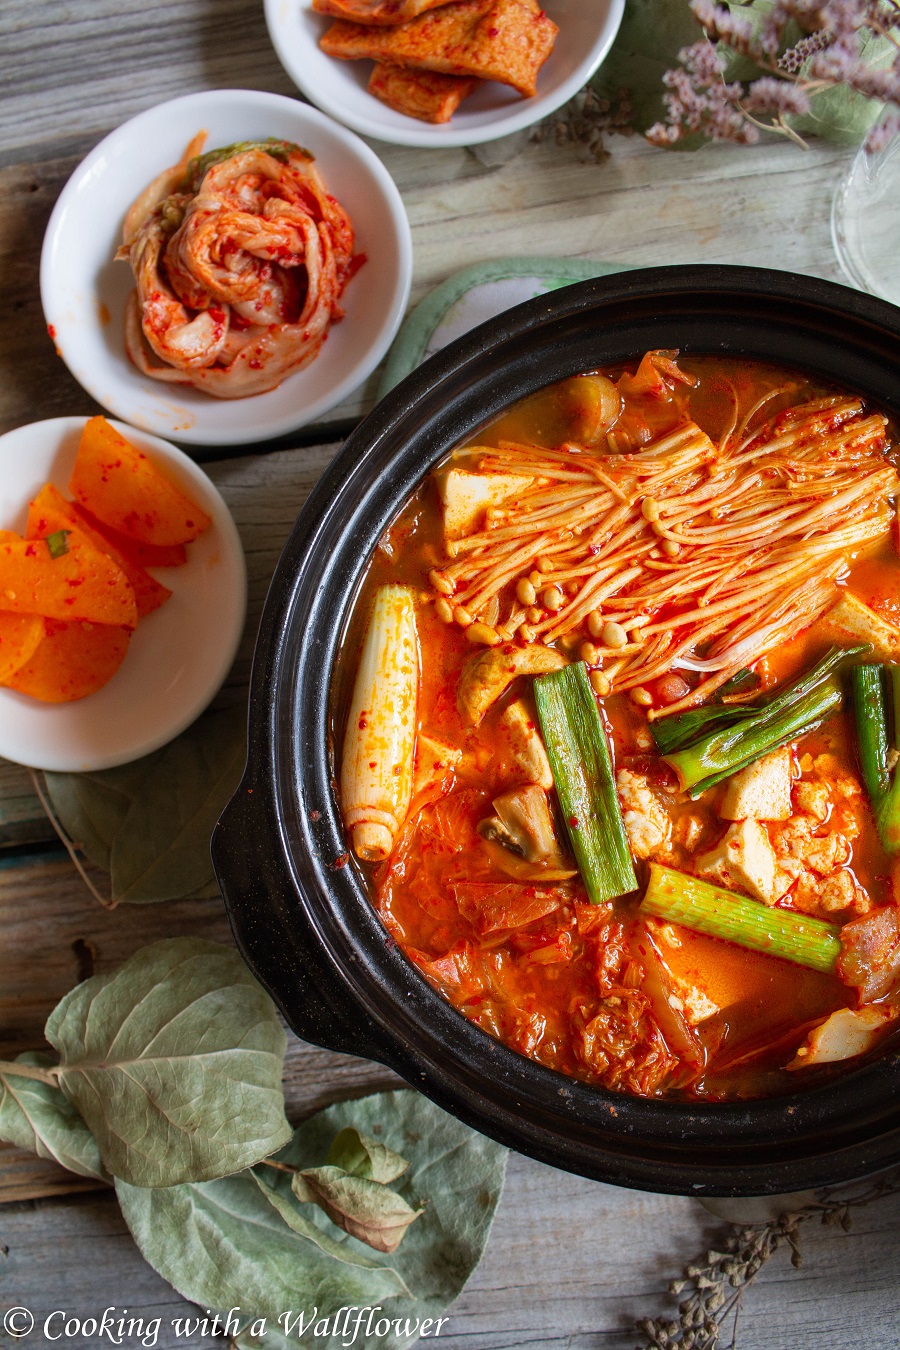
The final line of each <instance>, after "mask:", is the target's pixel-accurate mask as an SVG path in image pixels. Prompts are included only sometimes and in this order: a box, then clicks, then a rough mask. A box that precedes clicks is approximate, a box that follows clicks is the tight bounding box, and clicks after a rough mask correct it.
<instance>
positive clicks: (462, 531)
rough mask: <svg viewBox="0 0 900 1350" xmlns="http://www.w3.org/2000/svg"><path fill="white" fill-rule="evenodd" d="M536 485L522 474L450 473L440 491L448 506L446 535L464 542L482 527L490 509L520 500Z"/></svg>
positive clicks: (457, 471)
mask: <svg viewBox="0 0 900 1350" xmlns="http://www.w3.org/2000/svg"><path fill="white" fill-rule="evenodd" d="M532 482H533V479H531V478H526V477H524V476H523V475H522V474H515V473H472V472H471V471H470V470H468V469H450V470H449V472H448V473H446V474H444V475H442V477H441V478H440V480H439V484H438V490H439V492H440V495H441V501H442V503H443V506H444V533H445V535H446V537H447V538H448V539H462V538H463V537H464V536H465V535H467V534H470V533H471V532H472V531H473V530H474V529H476V527H477V526H478V525H480V524H481V521H482V518H483V516H484V513H485V511H486V510H487V508H488V507H489V506H499V505H500V503H501V502H505V501H506V500H507V498H509V497H514V496H517V495H518V494H519V493H521V492H524V491H525V489H526V488H527V487H528V486H529V485H530V484H531V483H532Z"/></svg>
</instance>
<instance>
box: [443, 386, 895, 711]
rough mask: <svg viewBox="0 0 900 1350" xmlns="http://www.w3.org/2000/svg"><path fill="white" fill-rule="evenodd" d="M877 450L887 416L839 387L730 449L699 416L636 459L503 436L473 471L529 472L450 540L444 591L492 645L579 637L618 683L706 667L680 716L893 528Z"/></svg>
mask: <svg viewBox="0 0 900 1350" xmlns="http://www.w3.org/2000/svg"><path fill="white" fill-rule="evenodd" d="M885 447H886V420H885V418H884V417H883V416H881V414H878V413H872V414H866V413H865V411H864V409H863V406H862V404H861V403H860V401H859V400H857V399H852V398H846V397H834V398H823V399H819V400H816V401H815V402H810V403H807V404H805V405H802V406H800V407H797V408H794V409H792V410H789V411H788V412H786V413H782V414H780V416H779V417H778V418H776V419H774V421H773V422H772V423H771V424H770V425H769V426H768V427H767V428H765V429H764V430H763V431H762V432H753V433H750V434H748V433H746V431H744V430H739V431H737V432H734V431H732V432H731V434H730V435H729V436H727V437H726V438H725V440H724V441H723V443H722V444H721V445H720V446H716V445H715V444H714V443H713V442H712V441H711V440H710V438H709V437H708V436H707V435H706V433H705V432H703V431H702V430H701V429H700V428H699V427H698V426H696V425H695V424H694V423H692V422H689V423H686V424H684V425H682V426H680V427H678V428H677V429H676V430H674V431H672V432H669V433H667V434H666V435H664V436H662V437H661V438H660V439H658V440H656V441H655V442H653V443H651V444H650V445H648V446H646V448H644V449H643V450H641V451H639V452H637V453H633V454H612V455H611V454H601V453H599V452H597V451H592V450H586V449H584V448H583V447H581V446H578V445H573V444H568V445H563V446H562V447H560V448H558V449H552V450H546V449H542V448H540V447H538V446H534V445H523V444H518V443H513V442H502V443H501V444H500V446H499V448H497V449H496V450H495V449H487V450H484V451H482V452H481V453H480V455H479V458H478V461H477V466H478V471H479V472H484V473H491V472H500V473H515V474H517V475H522V476H530V477H531V483H530V485H529V486H528V487H526V488H525V490H524V491H520V492H518V493H517V495H516V497H515V499H514V500H512V501H510V502H507V503H504V504H502V505H501V506H499V507H494V508H491V510H490V512H489V513H488V516H487V518H486V519H485V522H484V524H483V527H482V528H481V529H480V530H479V531H478V532H477V533H474V534H470V535H469V536H467V537H465V538H463V539H459V540H456V541H453V542H450V543H448V545H447V552H448V555H449V556H448V562H447V565H446V566H444V567H443V568H441V569H438V570H436V571H434V572H432V573H431V582H432V585H433V586H434V588H435V591H436V593H437V598H438V604H439V606H440V607H441V609H442V610H443V611H445V612H447V611H452V616H455V617H456V620H457V621H458V622H462V623H463V624H465V625H468V624H469V623H471V622H472V621H473V620H474V621H475V622H477V623H478V624H479V631H482V632H483V638H482V640H486V641H489V642H497V641H501V642H502V641H509V640H512V639H514V638H517V639H518V640H523V641H526V642H543V643H553V642H556V641H559V640H560V639H561V640H562V641H563V642H564V643H565V642H567V641H573V640H576V641H577V640H580V643H581V645H580V655H581V657H582V659H584V660H586V661H587V662H588V664H589V665H591V666H593V667H595V668H596V669H598V670H600V671H602V673H603V677H605V682H607V687H609V688H611V689H613V690H627V689H637V688H638V687H639V686H643V685H645V684H646V683H647V682H648V681H650V680H654V679H657V678H658V677H660V676H662V675H664V674H666V673H667V672H669V671H670V670H673V669H676V670H677V669H690V670H696V671H700V672H701V673H702V679H701V681H700V683H699V684H698V685H697V687H696V688H695V689H694V690H692V691H691V693H690V694H689V695H687V696H685V698H684V699H682V700H679V701H678V702H676V703H673V704H671V705H670V706H669V708H667V709H666V710H665V711H666V712H672V711H677V710H678V709H679V708H680V707H683V706H687V705H688V704H691V703H694V702H696V701H698V699H700V698H702V697H704V696H706V695H708V694H710V693H711V692H712V691H713V690H715V689H716V688H717V687H718V686H719V685H721V684H723V683H724V682H725V681H726V680H728V679H729V678H730V677H731V675H733V674H734V673H735V672H736V671H737V670H740V669H741V668H742V667H745V666H748V665H750V664H752V662H754V661H756V660H758V659H759V658H760V657H761V656H763V655H765V653H766V652H769V651H771V650H773V649H774V648H775V647H777V646H778V644H779V643H781V642H783V641H785V640H786V639H787V638H789V637H791V636H793V635H794V634H795V633H797V632H798V630H800V629H801V628H803V627H805V626H807V625H808V624H810V623H812V622H813V620H814V619H816V618H817V617H818V616H819V615H820V614H822V613H824V611H825V610H826V609H827V608H828V607H829V606H830V605H831V604H833V602H834V600H835V598H836V591H835V583H836V582H837V580H838V578H839V577H840V575H841V573H842V571H843V570H844V569H845V567H846V565H847V563H848V561H849V559H850V558H851V557H852V556H853V555H854V554H855V553H856V552H858V550H859V549H861V548H863V547H864V546H866V545H870V544H872V543H874V542H875V541H877V540H878V539H880V538H882V537H883V536H884V535H885V534H886V533H887V532H888V530H889V529H890V524H891V519H892V514H893V513H892V511H891V507H890V503H889V497H890V496H891V495H892V494H896V492H897V491H898V489H900V483H898V480H897V475H896V471H895V469H894V466H893V465H892V464H891V463H890V462H889V461H888V460H887V459H886V457H885ZM441 602H443V604H441ZM446 616H447V615H446V613H445V617H446Z"/></svg>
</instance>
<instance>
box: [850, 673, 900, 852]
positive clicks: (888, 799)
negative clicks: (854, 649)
mask: <svg viewBox="0 0 900 1350" xmlns="http://www.w3.org/2000/svg"><path fill="white" fill-rule="evenodd" d="M850 689H851V696H852V701H853V720H854V722H855V724H856V746H857V751H858V753H859V764H860V768H861V769H862V776H863V782H864V783H865V785H866V792H867V793H868V796H869V801H870V802H871V803H872V813H873V815H874V816H875V825H876V827H877V829H878V836H879V838H880V839H881V842H882V844H883V846H884V849H885V851H886V852H887V853H900V774H898V773H897V771H896V769H895V770H894V771H893V773H892V772H891V770H890V768H889V767H888V755H889V753H890V751H891V750H896V749H897V748H898V747H897V742H898V738H900V666H884V665H879V664H875V663H872V664H866V665H862V666H854V667H853V670H852V671H851V672H850Z"/></svg>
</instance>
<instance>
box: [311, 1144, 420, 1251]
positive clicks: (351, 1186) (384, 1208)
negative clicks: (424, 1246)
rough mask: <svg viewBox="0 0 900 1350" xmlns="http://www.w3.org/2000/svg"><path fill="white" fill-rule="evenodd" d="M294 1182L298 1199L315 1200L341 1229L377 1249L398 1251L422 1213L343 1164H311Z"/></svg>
mask: <svg viewBox="0 0 900 1350" xmlns="http://www.w3.org/2000/svg"><path fill="white" fill-rule="evenodd" d="M291 1184H292V1188H293V1191H294V1194H295V1195H296V1196H297V1199H298V1200H301V1201H305V1200H310V1199H311V1200H313V1201H314V1202H315V1204H317V1205H318V1206H319V1207H320V1209H323V1210H324V1211H325V1213H326V1214H327V1215H328V1217H329V1219H331V1221H332V1223H336V1224H337V1226H338V1228H343V1230H344V1232H345V1233H349V1234H350V1236H351V1237H355V1238H358V1239H359V1241H360V1242H364V1243H365V1244H366V1246H367V1247H374V1249H375V1251H377V1252H395V1251H396V1250H397V1248H398V1247H399V1246H400V1243H401V1242H402V1241H403V1238H404V1236H405V1234H406V1230H407V1228H408V1227H409V1225H410V1224H411V1223H413V1222H415V1220H416V1219H417V1218H418V1217H419V1215H420V1214H421V1213H422V1211H421V1209H413V1208H412V1206H411V1205H408V1204H407V1203H406V1201H405V1200H404V1199H403V1196H402V1195H398V1194H397V1192H396V1191H392V1190H391V1188H390V1186H384V1185H382V1184H381V1182H378V1181H369V1180H368V1179H367V1178H366V1177H354V1176H351V1175H350V1173H349V1172H345V1171H344V1169H343V1168H342V1167H332V1166H327V1165H326V1166H325V1167H308V1168H306V1169H305V1170H304V1171H302V1172H298V1173H297V1175H296V1176H295V1177H294V1179H293V1182H292V1183H291Z"/></svg>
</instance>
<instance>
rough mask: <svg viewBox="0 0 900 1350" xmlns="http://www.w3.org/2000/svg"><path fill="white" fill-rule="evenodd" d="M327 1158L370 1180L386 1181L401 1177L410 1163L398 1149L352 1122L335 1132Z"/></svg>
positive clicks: (357, 1175)
mask: <svg viewBox="0 0 900 1350" xmlns="http://www.w3.org/2000/svg"><path fill="white" fill-rule="evenodd" d="M327 1161H328V1162H329V1163H332V1164H333V1165H334V1166H335V1167H341V1168H343V1170H344V1171H345V1172H349V1173H350V1174H351V1175H352V1176H354V1177H368V1179H369V1180H370V1181H380V1182H382V1183H383V1184H385V1185H387V1184H388V1183H390V1182H391V1181H396V1180H397V1178H398V1177H402V1176H403V1173H404V1172H405V1171H406V1170H407V1168H408V1167H409V1163H408V1162H407V1161H406V1159H405V1158H401V1157H400V1154H399V1153H395V1152H394V1151H393V1149H390V1148H388V1147H387V1146H386V1145H385V1144H382V1143H381V1141H380V1140H379V1139H373V1138H371V1136H370V1135H367V1134H360V1132H359V1130H354V1129H353V1127H352V1126H349V1127H348V1128H347V1129H346V1130H341V1132H340V1133H339V1134H337V1135H335V1138H334V1143H333V1144H332V1145H331V1148H330V1149H329V1152H328V1158H327Z"/></svg>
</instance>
